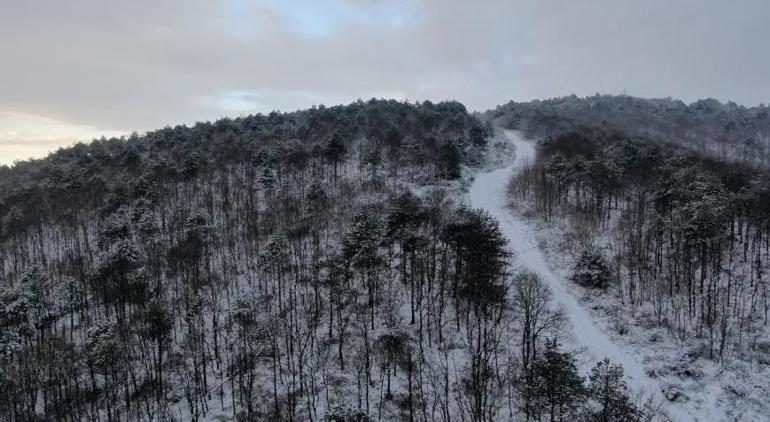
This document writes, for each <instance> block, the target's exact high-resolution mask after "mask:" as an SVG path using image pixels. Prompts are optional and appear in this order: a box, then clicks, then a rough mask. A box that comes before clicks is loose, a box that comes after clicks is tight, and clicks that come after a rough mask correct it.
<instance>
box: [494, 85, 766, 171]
mask: <svg viewBox="0 0 770 422" xmlns="http://www.w3.org/2000/svg"><path fill="white" fill-rule="evenodd" d="M487 114H488V115H489V118H490V119H493V120H495V121H496V122H498V123H499V124H500V125H502V126H504V127H508V128H513V129H519V130H522V131H523V132H524V133H525V134H526V135H527V136H528V137H530V138H533V139H544V138H547V137H552V136H557V135H563V134H568V133H572V132H582V131H583V130H585V129H588V130H589V131H599V132H603V133H609V134H615V135H620V136H622V137H625V138H627V139H641V140H643V141H645V142H646V141H650V140H653V141H655V142H657V143H659V144H660V143H663V144H666V145H667V146H670V147H673V148H678V149H686V150H688V151H690V152H694V153H697V154H699V155H705V156H708V157H711V158H716V159H719V160H728V161H731V162H739V163H744V164H748V165H750V166H754V167H756V166H760V167H767V166H768V165H770V109H769V108H768V106H767V105H765V104H760V105H759V106H756V107H746V106H742V105H738V104H736V103H734V102H727V103H721V102H720V101H718V100H715V99H713V98H708V99H702V100H698V101H695V102H692V103H690V104H686V103H685V102H683V101H680V100H675V99H672V98H661V99H646V98H637V97H632V96H628V95H599V94H596V95H594V96H590V97H585V98H581V97H577V96H575V95H572V96H569V97H561V98H553V99H548V100H534V101H531V102H518V103H517V102H514V101H511V102H509V103H507V104H503V105H500V106H498V107H497V108H495V109H494V110H490V111H489V112H488V113H487Z"/></svg>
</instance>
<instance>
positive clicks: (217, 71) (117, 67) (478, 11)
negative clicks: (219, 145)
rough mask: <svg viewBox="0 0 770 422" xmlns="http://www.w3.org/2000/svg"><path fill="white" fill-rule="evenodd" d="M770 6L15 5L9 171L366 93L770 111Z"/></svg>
mask: <svg viewBox="0 0 770 422" xmlns="http://www.w3.org/2000/svg"><path fill="white" fill-rule="evenodd" d="M769 19H770V2H768V1H766V0H738V1H732V2H727V1H723V0H646V1H630V0H531V1H519V0H477V1H468V0H424V1H418V0H411V1H410V0H132V1H117V0H115V1H113V0H78V1H72V2H71V1H61V0H0V40H2V42H0V164H3V163H5V164H8V163H11V162H13V161H14V160H18V159H26V158H28V157H41V156H44V155H45V154H46V153H47V152H50V151H52V150H55V149H57V148H59V147H61V146H67V145H71V144H72V143H73V142H75V141H88V140H90V139H93V138H96V137H101V136H107V137H110V136H120V135H123V134H129V133H131V132H133V131H137V132H139V133H141V132H144V131H147V130H152V129H157V128H161V127H164V126H167V125H176V124H191V123H194V122H196V121H202V120H213V119H217V118H220V117H223V116H239V115H246V114H251V113H257V112H263V113H266V112H270V111H272V110H282V111H292V110H296V109H302V108H307V107H310V106H312V105H315V104H326V105H333V104H340V103H348V102H352V101H355V100H356V99H359V98H360V99H368V98H372V97H377V98H396V99H400V100H409V101H422V100H425V99H429V100H432V101H440V100H445V99H456V100H459V101H462V102H463V103H465V104H466V106H467V107H468V108H469V109H471V110H479V111H483V110H487V109H489V108H494V107H495V106H496V105H498V104H501V103H505V102H507V101H509V100H516V101H526V100H531V99H536V98H541V99H542V98H551V97H557V96H563V95H571V94H576V95H579V96H585V95H593V94H595V93H602V94H620V93H627V94H629V95H636V96H642V97H674V98H679V99H682V100H685V101H693V100H696V99H699V98H707V97H713V98H717V99H720V100H722V101H727V100H732V101H736V102H738V103H740V104H745V105H758V104H760V103H769V102H770V79H769V78H770V76H769V75H770V53H768V51H770V50H769V49H770V47H768V45H767V43H768V41H769V40H770V25H768V23H767V22H768V20H769Z"/></svg>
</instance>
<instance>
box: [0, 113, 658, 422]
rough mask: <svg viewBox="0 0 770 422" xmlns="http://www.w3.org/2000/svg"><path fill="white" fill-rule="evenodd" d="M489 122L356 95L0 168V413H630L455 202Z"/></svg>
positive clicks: (311, 416) (58, 416)
mask: <svg viewBox="0 0 770 422" xmlns="http://www.w3.org/2000/svg"><path fill="white" fill-rule="evenodd" d="M489 135H490V129H489V127H488V126H487V125H485V124H483V123H482V122H480V121H479V120H478V119H476V118H475V117H473V116H471V115H469V114H468V113H467V112H466V111H465V108H464V107H463V106H462V105H461V104H459V103H456V102H448V103H439V104H431V103H428V102H425V103H421V104H409V103H400V102H395V101H379V100H372V101H369V102H357V103H353V104H351V105H348V106H340V107H332V108H324V107H318V108H314V109H310V110H306V111H301V112H295V113H272V114H270V115H267V116H263V115H256V116H249V117H244V118H238V119H224V120H220V121H217V122H215V123H200V124H197V125H195V126H193V127H176V128H166V129H163V130H160V131H156V132H150V133H148V134H146V135H142V136H139V135H135V136H131V137H129V138H127V139H110V140H97V141H95V142H93V143H91V144H78V145H76V146H74V147H71V148H68V149H63V150H60V151H58V152H56V153H54V154H52V155H50V156H49V157H47V158H46V159H43V160H34V161H29V162H21V163H17V164H16V165H14V166H13V167H4V168H1V169H0V173H1V174H0V175H1V176H2V177H0V216H2V220H0V328H2V331H1V332H0V404H1V405H2V409H3V412H2V416H0V418H4V419H7V420H14V421H17V420H62V421H69V420H82V419H87V420H100V421H117V420H193V421H195V420H201V419H203V418H204V417H207V418H214V417H224V418H232V419H235V420H244V421H257V420H271V421H274V420H287V421H295V420H297V421H299V420H311V421H320V420H327V421H363V420H375V419H377V420H394V419H400V420H410V421H414V420H419V421H433V420H446V421H451V420H471V421H488V420H500V419H506V418H507V419H514V420H515V419H524V420H538V421H540V420H563V419H565V418H568V417H574V418H581V419H585V420H602V421H626V420H639V419H641V418H642V417H644V416H649V414H645V412H644V411H643V409H642V408H641V407H639V406H637V404H636V403H634V402H633V401H632V400H631V392H630V391H628V389H627V387H625V384H624V381H623V375H622V369H621V368H620V367H619V366H616V365H614V364H612V363H610V362H601V363H600V364H598V365H597V366H596V367H595V368H594V370H593V371H592V372H591V373H590V374H588V378H587V379H586V378H584V377H582V376H581V375H580V374H579V373H578V371H577V369H576V367H575V360H574V357H573V356H572V355H571V354H570V353H569V352H568V351H565V350H562V349H561V348H560V347H559V345H558V344H557V341H556V338H558V335H559V332H560V329H561V322H562V319H563V318H562V317H561V315H560V313H559V312H558V310H555V309H553V307H552V304H551V303H550V297H549V291H548V289H547V288H546V286H545V285H544V284H543V283H542V282H541V281H540V280H539V279H538V278H537V277H536V276H534V275H532V274H513V273H511V272H510V270H509V267H508V262H509V259H510V257H509V256H508V253H507V252H506V251H507V249H506V239H505V238H504V237H503V236H502V234H501V232H500V230H499V227H498V225H497V222H496V221H495V220H494V219H493V218H492V217H490V216H489V215H487V214H486V213H484V212H483V211H480V210H474V209H469V208H466V207H463V206H461V205H460V204H459V203H458V201H457V200H456V199H457V198H458V196H459V186H460V182H458V181H457V180H456V179H458V178H460V177H461V176H462V174H463V171H464V170H463V169H464V168H466V167H468V166H473V165H475V164H478V163H480V160H481V159H482V152H483V150H484V148H485V143H486V139H487V138H488V137H489Z"/></svg>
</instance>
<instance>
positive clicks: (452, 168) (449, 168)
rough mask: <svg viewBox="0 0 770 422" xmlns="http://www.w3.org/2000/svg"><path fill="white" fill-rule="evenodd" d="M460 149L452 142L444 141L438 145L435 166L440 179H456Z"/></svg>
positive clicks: (459, 162)
mask: <svg viewBox="0 0 770 422" xmlns="http://www.w3.org/2000/svg"><path fill="white" fill-rule="evenodd" d="M461 164H462V151H461V150H460V147H458V146H457V145H456V144H455V143H453V142H449V141H447V142H444V143H442V144H441V145H440V146H439V149H438V156H437V157H436V166H437V167H438V174H439V177H441V178H442V179H457V178H458V177H460V165H461Z"/></svg>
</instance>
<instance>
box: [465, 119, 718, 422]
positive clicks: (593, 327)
mask: <svg viewBox="0 0 770 422" xmlns="http://www.w3.org/2000/svg"><path fill="white" fill-rule="evenodd" d="M504 133H505V136H506V138H507V139H508V140H509V141H510V142H511V143H513V145H514V146H515V148H516V158H515V160H514V162H513V164H511V165H509V166H507V167H504V168H500V169H497V170H492V171H489V172H485V173H479V174H478V175H477V176H476V178H475V180H474V182H473V184H472V185H471V187H470V190H469V199H470V203H471V205H472V206H473V207H476V208H482V209H484V210H485V211H486V212H488V213H489V214H490V215H492V216H493V217H495V218H496V219H497V220H498V221H499V222H500V229H501V230H502V231H503V233H504V234H505V236H506V237H507V238H508V241H509V248H510V249H511V252H513V253H514V256H515V259H516V261H517V264H518V266H519V267H520V269H522V270H527V271H531V272H534V273H536V274H538V275H539V276H540V277H541V278H542V279H543V281H544V282H545V283H547V285H548V286H549V287H550V289H551V291H552V292H553V297H554V301H555V302H556V304H557V306H559V307H560V308H561V309H562V310H563V311H564V313H565V315H566V316H567V317H568V319H569V322H570V324H571V336H572V339H573V341H575V343H576V345H577V346H578V350H579V351H580V352H581V356H580V357H581V359H580V363H581V370H582V371H583V372H584V373H587V372H588V369H589V368H590V367H592V366H593V365H594V364H595V363H596V362H597V361H599V360H601V359H604V358H609V359H610V360H611V361H613V362H614V363H620V364H622V365H623V369H624V371H625V373H626V376H627V378H628V379H627V381H628V384H629V387H631V388H632V389H633V390H635V392H637V393H644V394H645V395H646V396H647V397H652V398H653V400H654V401H655V402H660V403H663V410H664V411H665V412H666V413H667V414H669V416H671V417H672V418H673V419H675V420H677V421H688V420H706V419H708V416H709V415H708V414H706V415H697V416H696V415H693V414H692V413H691V411H692V409H685V408H683V407H682V406H675V405H672V404H669V403H668V402H667V400H666V399H665V397H664V396H663V393H662V391H661V388H662V385H661V383H660V381H658V380H656V379H653V378H651V377H650V376H648V375H647V373H646V371H645V368H644V366H643V365H642V363H641V360H642V357H641V356H640V355H638V354H637V353H635V352H634V351H633V350H629V349H626V348H622V347H620V346H619V345H618V344H616V343H614V342H613V341H612V340H611V338H610V336H609V334H608V333H607V332H605V331H603V330H602V329H600V327H599V326H598V325H597V324H596V322H595V321H594V319H593V317H592V316H591V314H590V313H589V311H588V310H587V309H586V308H584V307H583V306H582V305H581V304H580V303H579V301H578V300H577V298H576V297H575V296H574V295H573V294H572V293H571V292H570V291H569V290H568V289H567V287H566V280H564V279H562V277H560V276H559V275H558V274H557V272H555V271H554V270H552V269H551V267H550V266H549V265H548V263H547V260H546V256H545V255H544V253H543V251H542V250H541V249H540V247H539V246H538V241H537V238H536V236H535V233H534V231H533V229H532V228H531V227H530V226H529V224H528V223H527V221H526V220H525V219H524V218H523V217H521V216H519V215H517V214H515V213H513V212H512V210H510V209H509V208H508V199H507V195H506V186H507V184H508V181H509V180H510V177H511V175H512V174H513V172H514V171H516V170H517V169H519V168H521V167H522V165H524V164H525V163H527V162H531V161H532V160H534V158H535V148H534V146H533V145H532V143H530V142H527V141H525V140H524V139H523V138H522V137H521V136H520V134H519V133H518V132H515V131H505V132H504Z"/></svg>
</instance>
